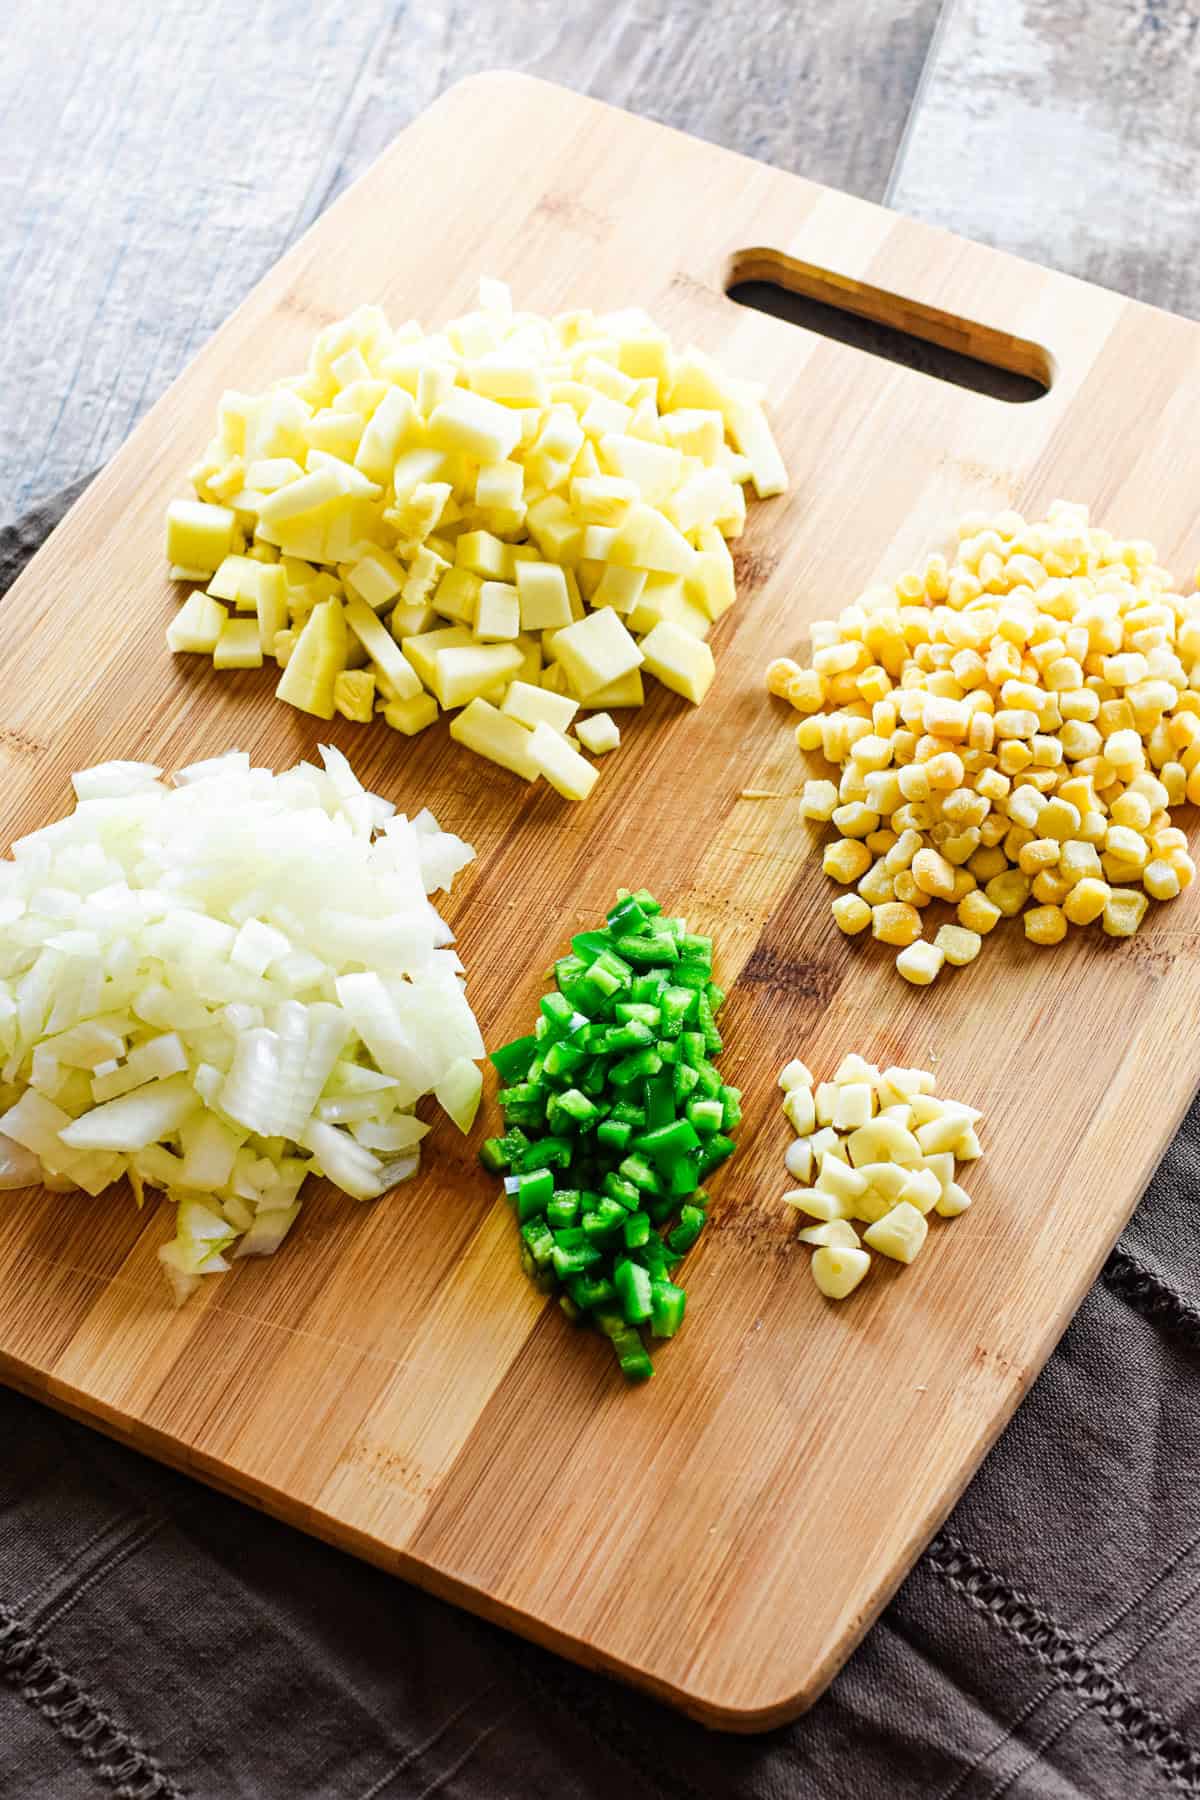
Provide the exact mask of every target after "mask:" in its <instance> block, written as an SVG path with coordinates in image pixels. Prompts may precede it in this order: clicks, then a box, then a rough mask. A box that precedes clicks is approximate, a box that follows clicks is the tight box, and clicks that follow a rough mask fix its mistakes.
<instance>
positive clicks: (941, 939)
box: [933, 925, 983, 969]
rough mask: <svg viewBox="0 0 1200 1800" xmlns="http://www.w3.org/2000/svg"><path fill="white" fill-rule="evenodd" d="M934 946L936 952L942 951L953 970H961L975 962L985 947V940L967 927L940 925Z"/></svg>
mask: <svg viewBox="0 0 1200 1800" xmlns="http://www.w3.org/2000/svg"><path fill="white" fill-rule="evenodd" d="M933 944H934V948H935V950H940V951H941V953H942V955H943V956H944V957H945V959H946V961H947V962H948V963H950V964H951V966H952V967H953V968H956V969H960V968H963V967H964V966H965V965H966V964H967V963H970V962H974V961H975V958H976V957H977V956H978V955H979V952H980V950H981V948H982V946H983V938H982V936H981V935H980V933H979V932H978V931H972V930H971V929H970V928H969V927H967V926H963V925H939V927H938V929H937V933H936V935H935V937H934V940H933Z"/></svg>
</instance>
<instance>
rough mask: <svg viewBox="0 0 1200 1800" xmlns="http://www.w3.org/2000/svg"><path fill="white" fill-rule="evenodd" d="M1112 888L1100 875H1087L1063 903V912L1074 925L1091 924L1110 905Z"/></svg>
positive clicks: (1077, 883)
mask: <svg viewBox="0 0 1200 1800" xmlns="http://www.w3.org/2000/svg"><path fill="white" fill-rule="evenodd" d="M1111 893H1112V889H1111V888H1110V887H1109V885H1108V883H1107V881H1101V880H1100V878H1099V877H1098V876H1094V875H1085V876H1084V877H1083V879H1082V880H1081V881H1077V882H1076V883H1075V886H1074V887H1073V888H1072V889H1071V891H1070V893H1069V894H1068V895H1067V897H1066V899H1065V900H1064V901H1063V903H1062V909H1063V912H1064V913H1065V914H1066V916H1067V918H1068V919H1069V920H1070V921H1071V923H1072V925H1090V924H1092V922H1093V920H1095V919H1098V918H1099V917H1100V915H1101V913H1102V912H1103V911H1104V909H1105V907H1106V906H1107V905H1108V901H1109V896H1110V894H1111Z"/></svg>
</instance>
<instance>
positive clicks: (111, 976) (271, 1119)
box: [0, 748, 484, 1301]
mask: <svg viewBox="0 0 1200 1800" xmlns="http://www.w3.org/2000/svg"><path fill="white" fill-rule="evenodd" d="M321 755H322V758H323V760H324V764H325V766H324V768H323V769H319V768H316V767H314V766H312V765H310V764H308V763H301V764H299V765H298V766H297V767H296V768H294V769H290V770H288V771H287V773H286V774H281V775H274V774H272V772H271V771H270V770H269V769H252V768H251V767H250V759H249V757H247V756H246V755H244V754H242V753H241V752H236V751H235V752H231V753H230V754H229V755H227V756H221V757H217V758H214V759H212V760H211V761H208V762H203V763H196V764H194V765H193V766H192V767H191V768H188V769H184V770H182V771H180V772H179V773H178V774H177V775H175V777H174V779H173V784H171V785H168V784H166V783H164V782H163V781H161V780H160V779H159V777H160V775H161V770H159V769H156V768H154V767H153V766H152V765H150V764H148V763H128V762H111V763H105V764H102V765H101V766H100V767H98V768H94V769H88V770H85V771H84V772H83V773H81V774H78V775H76V776H75V777H74V784H75V793H76V799H77V804H76V807H75V810H74V812H73V813H71V814H70V816H69V817H67V818H65V819H60V820H58V821H57V822H56V823H55V824H53V825H48V826H46V827H44V829H42V830H41V831H35V832H34V833H32V835H31V836H29V837H26V838H22V839H20V840H19V841H18V842H17V843H16V844H14V845H13V849H12V856H11V860H10V861H0V1108H2V1109H4V1110H3V1111H2V1112H0V1188H14V1187H25V1186H29V1185H31V1184H33V1183H35V1182H38V1181H41V1182H44V1183H45V1185H46V1186H47V1187H51V1188H53V1189H54V1190H56V1191H64V1192H65V1191H69V1190H71V1189H75V1188H83V1189H85V1190H86V1192H88V1193H89V1194H98V1193H100V1192H101V1190H102V1189H104V1188H106V1187H108V1186H109V1185H110V1183H112V1182H114V1181H116V1180H118V1179H119V1178H120V1176H122V1175H128V1176H129V1179H130V1183H131V1184H132V1187H133V1190H134V1193H135V1195H136V1197H137V1199H138V1201H139V1204H140V1202H141V1200H142V1193H143V1188H144V1187H145V1186H147V1185H149V1186H153V1187H161V1188H165V1189H166V1190H167V1193H168V1195H169V1197H170V1198H171V1199H172V1200H173V1201H174V1202H175V1203H176V1224H177V1230H176V1235H175V1237H174V1238H173V1240H172V1241H171V1242H170V1243H169V1244H165V1245H164V1246H163V1247H162V1248H161V1249H160V1251H159V1257H160V1259H161V1261H162V1263H163V1266H164V1269H165V1271H166V1274H167V1276H168V1279H169V1280H170V1282H171V1286H172V1288H173V1290H174V1292H175V1296H176V1299H177V1300H179V1301H182V1300H183V1299H185V1298H186V1297H187V1295H188V1294H189V1293H190V1292H191V1291H192V1289H193V1288H194V1287H195V1286H196V1285H197V1282H198V1278H199V1277H200V1276H201V1275H210V1274H218V1273H220V1272H222V1271H223V1270H226V1269H228V1267H229V1262H228V1260H227V1253H228V1252H232V1253H233V1254H234V1255H235V1256H255V1255H258V1256H261V1255H268V1254H270V1252H272V1251H273V1250H276V1249H278V1247H279V1245H280V1243H281V1242H282V1241H283V1238H284V1236H285V1235H286V1233H287V1231H288V1230H289V1228H290V1227H291V1225H292V1223H293V1222H294V1220H295V1218H296V1215H297V1213H298V1212H299V1210H300V1204H299V1198H298V1196H299V1191H300V1188H301V1186H302V1184H303V1182H304V1179H305V1177H306V1176H307V1175H309V1174H313V1175H323V1176H325V1177H327V1178H328V1179H329V1180H330V1181H332V1182H333V1183H335V1185H336V1186H338V1187H340V1188H342V1189H343V1190H344V1191H345V1192H346V1193H347V1194H351V1195H353V1196H354V1198H355V1199H359V1200H368V1199H372V1198H374V1197H375V1196H376V1195H378V1194H381V1193H383V1192H384V1191H385V1190H386V1189H387V1188H390V1187H392V1186H393V1185H394V1184H395V1183H396V1182H398V1181H402V1180H404V1179H405V1178H406V1177H407V1176H410V1175H412V1174H413V1172H414V1171H415V1169H416V1167H417V1163H418V1155H419V1151H418V1146H419V1144H420V1141H421V1139H422V1137H423V1136H424V1135H425V1133H426V1131H427V1130H428V1129H429V1127H428V1126H427V1125H425V1124H424V1123H423V1122H422V1121H421V1120H420V1119H418V1118H417V1117H416V1115H415V1111H414V1108H415V1105H416V1102H417V1101H418V1100H419V1099H420V1098H421V1096H422V1095H424V1094H429V1093H432V1094H434V1095H435V1096H436V1098H437V1099H438V1101H439V1102H440V1103H441V1105H442V1106H443V1108H444V1109H445V1110H446V1112H448V1113H449V1115H450V1116H451V1118H452V1119H454V1121H455V1123H456V1124H457V1125H458V1126H459V1127H460V1129H461V1130H463V1131H466V1130H467V1129H468V1128H469V1126H470V1124H471V1121H472V1119H473V1118H474V1114H475V1109H476V1107H477V1105H478V1101H479V1094H480V1086H481V1080H480V1073H479V1069H478V1068H477V1066H476V1059H478V1058H480V1057H482V1056H483V1054H484V1048H483V1040H482V1039H481V1037H480V1035H479V1028H478V1026H477V1025H476V1023H475V1018H474V1015H473V1014H472V1012H471V1009H470V1007H469V1005H468V1004H467V1000H466V996H465V993H464V991H463V966H462V963H461V962H460V961H459V959H458V957H457V955H456V954H455V952H454V951H453V950H452V949H451V948H450V946H451V944H452V943H453V941H454V940H453V935H452V933H451V932H450V930H449V929H448V927H447V926H446V924H445V923H444V921H443V920H442V919H441V918H440V917H439V916H438V914H437V912H436V911H435V909H434V907H433V906H432V905H431V904H430V901H429V898H428V896H429V895H430V894H433V893H435V892H437V891H438V890H439V889H443V888H444V889H448V888H449V887H450V884H451V882H452V881H453V879H454V876H455V875H456V874H457V873H458V871H459V870H460V869H461V868H463V867H464V866H465V864H467V863H468V862H470V861H471V860H472V858H473V856H474V851H473V850H472V849H471V847H470V846H469V845H468V844H465V843H463V841H462V840H461V838H457V837H454V836H453V835H452V834H451V833H449V832H444V831H442V830H441V829H440V828H439V826H438V823H437V821H436V819H434V817H433V815H432V814H431V813H429V812H427V811H426V812H421V813H419V814H418V815H417V816H416V818H414V819H411V820H410V819H408V818H406V817H405V816H404V815H403V814H401V813H397V812H396V811H395V808H394V807H393V806H392V805H391V803H390V802H389V801H386V800H382V799H380V798H379V797H378V795H375V794H370V793H368V792H367V791H366V790H365V789H364V788H363V787H362V786H361V784H360V783H359V781H358V780H357V779H356V777H355V775H354V772H353V770H352V769H351V767H350V765H349V763H348V762H347V761H346V758H345V757H344V756H343V755H342V754H341V752H340V751H338V750H334V749H328V748H323V749H322V751H321Z"/></svg>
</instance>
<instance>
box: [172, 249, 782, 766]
mask: <svg viewBox="0 0 1200 1800" xmlns="http://www.w3.org/2000/svg"><path fill="white" fill-rule="evenodd" d="M191 477H192V481H193V484H194V487H195V491H196V494H197V495H198V498H197V499H195V500H177V501H175V502H173V503H172V505H171V506H170V508H169V509H168V513H167V557H168V560H169V562H170V564H171V577H172V579H173V580H176V581H181V582H199V583H201V584H202V586H200V587H196V588H194V589H193V591H192V592H191V593H190V594H189V596H188V597H187V599H186V600H185V602H184V604H183V606H182V608H181V610H180V612H179V613H178V615H177V616H176V618H175V619H174V620H173V622H172V624H171V625H170V627H169V628H168V631H167V643H168V646H169V647H170V648H171V649H172V650H175V651H191V652H199V653H201V654H204V655H209V656H211V657H212V659H213V663H214V665H215V666H216V667H217V668H218V669H249V668H259V667H261V666H262V664H263V662H264V661H265V660H267V659H273V660H274V661H275V662H276V663H277V664H278V665H279V667H280V668H281V669H282V671H283V673H282V676H281V678H280V681H279V684H278V686H277V688H276V694H277V697H278V698H279V699H281V700H285V701H287V702H288V703H289V704H290V705H292V706H295V707H298V708H299V709H300V710H301V711H303V712H308V713H312V714H315V715H316V716H317V717H318V718H322V719H332V718H333V716H334V714H335V713H338V714H340V715H341V716H342V717H343V718H345V719H349V720H352V721H355V722H357V723H360V724H366V723H368V722H369V721H370V720H372V719H373V718H375V717H380V718H382V719H383V720H384V722H385V723H386V724H388V725H391V726H392V727H394V729H395V730H397V731H400V732H403V733H405V734H406V735H408V736H412V735H413V734H414V733H416V732H419V731H423V730H424V729H425V728H426V727H427V726H429V725H432V724H433V722H434V721H435V720H436V719H437V718H438V716H439V713H440V712H441V711H442V710H445V711H447V712H451V713H453V714H454V715H455V716H454V719H453V721H452V723H451V726H450V732H451V736H452V737H454V738H455V739H456V740H457V741H458V742H459V743H461V744H464V745H466V747H467V748H468V749H471V750H474V751H476V752H477V753H478V754H479V755H481V756H486V757H488V758H490V760H491V761H492V762H494V763H498V764H499V765H500V766H501V767H502V768H505V769H508V770H511V771H512V772H513V773H514V774H516V775H519V776H521V777H522V778H523V779H524V780H526V781H536V780H537V779H538V778H539V777H544V778H545V780H546V781H548V782H549V783H550V784H551V786H553V787H554V788H556V789H557V790H558V792H559V793H560V794H562V795H563V796H564V797H566V798H567V799H571V800H582V799H584V798H585V797H586V796H587V794H588V793H590V791H591V789H592V787H593V786H594V784H595V782H596V779H597V775H598V773H599V771H598V769H597V767H596V765H595V764H593V763H590V762H588V760H587V758H586V757H585V756H584V755H583V754H582V753H581V745H582V746H583V747H586V748H589V749H591V750H592V751H593V753H601V752H603V751H605V750H611V749H613V748H615V747H616V744H617V742H618V739H619V733H618V732H617V731H616V730H615V728H614V727H613V725H612V723H611V721H606V720H605V721H597V722H596V724H594V725H593V724H592V723H591V722H590V721H584V723H583V724H582V725H581V726H579V727H578V728H577V730H578V735H577V736H573V735H572V734H571V729H570V728H571V726H572V723H573V721H574V719H575V715H576V713H577V712H578V711H579V708H580V707H581V706H582V707H584V708H586V709H588V710H589V711H591V710H595V711H597V712H599V713H601V714H602V715H603V714H605V712H606V710H607V709H609V708H613V707H627V706H641V705H642V703H643V686H642V678H643V676H644V675H651V676H654V677H655V678H656V679H657V680H658V681H660V682H661V683H662V684H663V685H664V686H666V687H668V688H671V689H673V690H674V692H676V693H678V694H681V695H683V696H684V697H685V698H686V699H688V700H690V701H693V702H694V703H696V704H697V705H698V704H699V703H700V702H701V701H702V700H703V699H704V697H705V695H706V694H707V692H708V690H709V687H710V686H711V684H712V681H713V677H714V674H715V663H714V660H713V654H712V651H711V649H710V648H709V646H708V643H707V641H706V640H707V638H708V634H709V631H710V629H711V627H712V625H713V623H714V622H715V621H716V620H717V619H719V618H720V617H721V615H722V613H724V612H725V611H726V610H727V609H728V608H729V607H730V606H732V605H733V602H734V599H735V584H734V570H733V560H732V557H731V556H730V553H729V549H728V546H727V544H726V539H727V538H734V537H737V536H738V535H739V534H740V533H741V530H742V527H743V523H744V520H745V516H746V501H745V495H744V491H743V490H744V487H745V484H746V483H747V482H753V484H754V487H755V489H756V491H757V493H758V494H759V496H760V497H762V496H765V495H769V494H778V493H780V492H782V490H783V488H784V487H785V486H786V479H787V478H786V474H785V471H784V468H783V464H782V462H781V460H780V457H779V452H778V450H777V449H776V447H775V444H774V441H773V439H772V437H771V431H770V427H769V426H768V424H767V420H766V416H765V414H764V412H763V409H762V406H761V404H760V398H759V392H758V390H757V389H756V388H754V387H752V386H751V385H750V384H749V383H747V382H744V381H741V380H737V379H735V378H734V377H733V376H730V375H728V374H726V373H724V372H723V371H722V370H720V369H719V368H717V366H716V365H715V364H714V363H713V362H711V361H710V360H709V358H708V357H707V356H705V355H703V354H702V353H701V352H700V351H699V350H696V349H687V350H684V351H683V352H682V353H677V352H676V351H674V350H673V349H672V347H671V344H670V342H669V341H668V339H667V338H666V336H665V335H664V334H663V332H661V331H660V330H659V329H658V328H657V327H656V326H655V324H654V323H653V321H652V320H651V319H650V318H649V317H648V316H647V315H646V314H645V313H644V312H641V311H636V310H630V311H626V312H617V313H608V314H605V315H603V316H597V315H595V314H593V313H591V312H571V313H563V314H560V315H559V316H558V317H556V318H553V319H545V318H540V317H539V316H537V315H536V314H534V313H526V312H514V311H513V307H512V300H511V297H510V295H509V291H508V289H507V287H505V286H504V284H503V283H501V282H496V281H486V280H485V281H484V282H482V283H481V289H480V305H479V309H478V310H477V311H475V312H473V313H469V314H468V315H467V316H466V317H464V318H461V319H455V320H454V321H453V322H452V323H450V324H449V325H447V326H446V327H445V329H444V330H442V331H438V332H435V333H433V334H432V335H427V334H426V333H424V332H423V331H422V330H421V328H420V326H419V325H417V324H415V323H410V324H407V325H402V326H400V327H399V328H398V329H396V330H393V329H392V327H391V326H390V325H389V324H388V322H387V320H386V318H385V317H384V315H383V313H382V312H381V311H380V309H379V308H378V307H376V306H364V307H360V308H359V309H358V311H357V312H355V313H354V314H352V315H351V317H350V318H348V319H344V320H342V321H341V322H340V323H338V324H336V325H331V326H329V327H327V328H326V329H325V330H324V331H322V332H321V333H320V335H319V336H318V337H317V339H316V341H315V343H314V344H313V347H312V351H311V353H310V355H309V359H308V367H307V369H306V370H305V372H304V373H303V374H302V375H298V376H295V377H293V378H291V379H287V380H282V381H277V382H276V383H275V384H274V385H273V386H272V387H271V388H269V389H268V390H267V391H266V392H265V393H263V394H258V395H249V394H241V393H235V392H230V393H226V394H225V395H223V396H222V399H221V403H220V407H219V412H218V429H217V435H216V436H215V437H214V438H213V440H212V442H211V443H210V444H209V446H208V449H207V450H206V451H205V453H204V456H203V457H202V458H201V460H200V462H199V463H198V464H197V465H196V466H195V468H194V469H193V470H192V471H191Z"/></svg>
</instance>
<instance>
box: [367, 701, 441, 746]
mask: <svg viewBox="0 0 1200 1800" xmlns="http://www.w3.org/2000/svg"><path fill="white" fill-rule="evenodd" d="M437 716H438V703H437V701H436V700H435V699H434V697H433V695H432V694H425V693H421V694H416V695H414V696H413V698H412V699H411V700H389V701H388V702H387V703H386V705H385V706H384V709H383V712H382V715H381V717H382V718H383V719H384V720H385V721H386V723H387V724H389V725H390V726H391V727H392V730H393V731H401V732H403V733H404V735H405V737H415V736H416V734H417V732H418V731H425V730H426V729H427V728H428V727H429V726H430V725H432V724H433V722H434V720H435V719H436V718H437Z"/></svg>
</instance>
